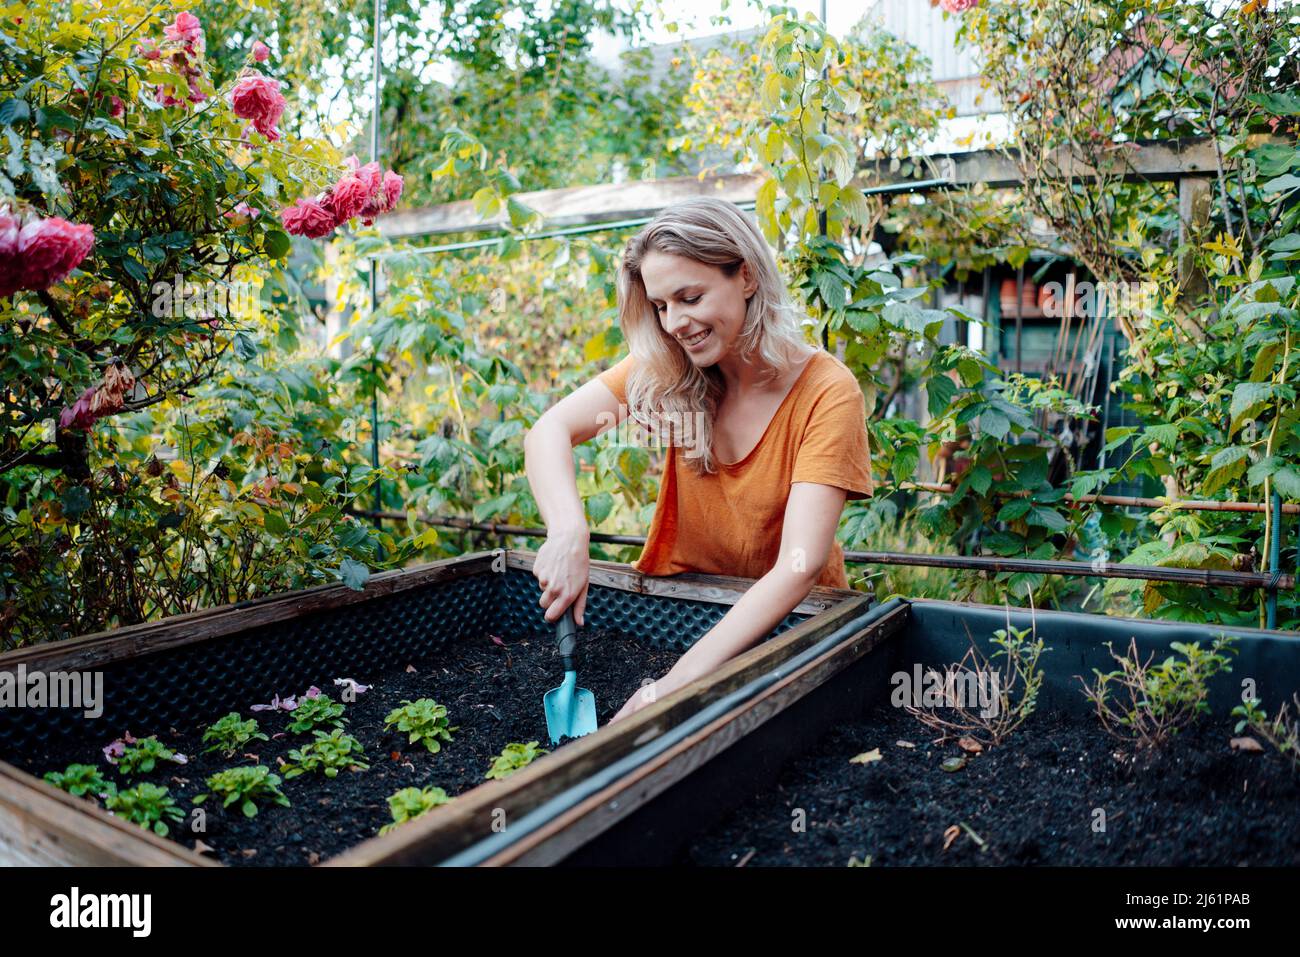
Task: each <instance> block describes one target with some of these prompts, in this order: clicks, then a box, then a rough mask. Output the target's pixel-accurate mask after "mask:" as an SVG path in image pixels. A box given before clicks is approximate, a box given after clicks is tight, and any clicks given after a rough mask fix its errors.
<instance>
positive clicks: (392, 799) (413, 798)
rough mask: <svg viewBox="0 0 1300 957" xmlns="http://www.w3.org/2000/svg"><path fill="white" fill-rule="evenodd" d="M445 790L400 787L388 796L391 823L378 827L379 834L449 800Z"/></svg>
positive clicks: (385, 832)
mask: <svg viewBox="0 0 1300 957" xmlns="http://www.w3.org/2000/svg"><path fill="white" fill-rule="evenodd" d="M450 800H451V798H449V797H447V792H446V791H444V790H443V789H442V788H435V787H426V788H402V790H400V791H398V792H397V793H396V794H393V795H390V796H389V798H388V808H389V810H390V811H391V812H392V814H393V823H392V824H385V825H384V826H383V827H381V828H380V829H379V833H380V834H387V833H388V832H389V831H391V830H392V829H393V828H395V827H397V826H398V825H400V824H405V823H406V822H407V821H413V820H415V819H416V818H417V817H419V816H420V815H421V814H425V813H427V812H429V811H432V810H433V809H434V808H436V807H440V806H442V805H443V804H446V803H447V802H449V801H450Z"/></svg>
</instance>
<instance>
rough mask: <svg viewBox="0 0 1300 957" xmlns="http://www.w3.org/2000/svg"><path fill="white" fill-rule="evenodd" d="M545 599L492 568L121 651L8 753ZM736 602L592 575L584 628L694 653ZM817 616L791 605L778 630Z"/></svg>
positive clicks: (525, 621) (537, 617)
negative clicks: (90, 707) (80, 697)
mask: <svg viewBox="0 0 1300 957" xmlns="http://www.w3.org/2000/svg"><path fill="white" fill-rule="evenodd" d="M540 598H541V587H540V586H539V585H538V583H537V579H536V578H535V577H534V576H533V574H532V572H531V571H528V570H525V569H519V568H507V569H506V570H505V571H504V572H492V571H488V570H484V571H482V572H479V573H468V574H465V575H464V576H463V577H459V578H456V579H452V580H442V581H437V582H432V583H430V584H428V585H424V586H417V587H414V588H410V589H407V590H404V591H400V592H397V593H394V594H389V595H383V596H380V597H376V598H374V599H371V600H369V601H362V602H357V603H354V604H350V605H345V606H342V607H339V608H333V609H323V610H319V611H313V612H307V613H304V614H302V615H299V616H297V617H295V618H292V619H289V620H287V621H278V622H274V623H271V624H263V625H258V626H256V627H252V628H249V629H247V630H245V631H240V632H236V633H233V634H229V635H223V636H221V637H216V638H212V639H209V640H206V641H201V642H195V643H193V644H188V645H182V646H179V647H174V648H168V649H163V650H160V651H158V652H156V653H151V654H147V655H142V656H138V657H134V658H130V659H125V660H120V661H116V662H113V663H111V664H108V665H105V666H104V667H103V669H102V670H103V672H104V711H103V714H102V715H101V716H100V717H98V718H94V719H87V718H85V717H84V715H83V713H82V711H80V710H77V709H73V708H10V709H3V710H0V760H5V761H8V762H9V763H11V764H15V765H17V766H19V767H23V766H24V765H23V760H22V758H23V755H24V754H25V753H26V752H28V751H29V750H33V749H35V748H37V747H43V746H45V745H47V744H49V743H50V742H51V741H53V740H54V739H56V738H58V739H64V740H66V739H68V738H71V739H73V740H74V741H84V742H86V743H87V744H93V745H94V746H95V748H96V749H98V748H99V747H102V746H103V745H104V744H106V743H107V742H108V741H111V740H112V739H113V738H115V737H117V736H119V735H120V734H121V733H122V732H123V731H125V730H128V729H129V730H131V731H132V732H133V733H137V734H151V733H153V732H154V731H155V730H156V729H159V728H166V727H168V726H170V725H175V724H177V723H178V722H181V721H192V720H193V719H194V717H195V716H196V715H204V714H208V715H212V716H213V717H214V718H215V717H219V716H221V715H222V714H225V713H227V712H229V711H234V710H239V709H241V708H246V707H247V706H248V704H249V703H250V702H257V701H270V700H271V697H272V696H273V695H275V694H284V693H289V692H296V691H301V690H302V689H303V688H305V687H307V686H308V685H309V684H310V683H311V682H313V681H319V680H320V677H321V675H322V674H326V675H331V676H336V677H343V676H351V675H352V674H353V672H357V671H360V670H362V669H364V670H365V671H367V672H373V671H379V670H383V669H386V668H390V667H393V666H396V665H399V664H402V663H403V662H406V661H409V660H411V659H412V658H413V657H419V656H426V655H428V654H429V653H430V652H431V651H435V650H436V649H438V648H441V647H442V646H443V645H445V644H447V643H448V642H452V641H456V640H457V639H459V638H462V637H465V638H477V637H481V636H483V635H486V634H502V635H507V634H508V635H512V636H535V635H542V634H551V635H553V634H554V628H555V626H554V625H553V624H549V623H547V622H546V621H545V619H544V618H543V617H542V607H541V605H540V604H539V603H538V602H539V600H540ZM730 608H731V606H730V605H727V604H718V603H715V602H708V601H697V600H693V599H685V598H673V597H666V596H662V595H644V594H640V593H638V592H630V591H624V590H622V589H618V588H610V587H605V586H600V585H595V584H593V585H592V586H591V588H590V589H589V591H588V594H587V608H586V616H585V617H586V627H587V628H592V629H597V628H600V629H616V630H618V631H622V632H624V633H626V634H628V635H630V636H633V637H636V638H639V639H641V640H643V641H645V642H646V643H648V644H652V645H659V646H667V647H671V648H677V649H680V650H682V651H685V650H686V649H687V648H689V647H690V646H691V645H692V644H693V643H694V642H695V641H696V639H698V638H700V637H701V636H703V635H704V634H705V633H707V632H708V630H709V629H710V628H712V627H713V626H714V625H715V624H716V623H717V622H718V621H719V620H721V618H722V617H723V616H724V615H725V614H726V613H727V611H729V610H730ZM809 617H811V616H809V615H803V614H795V613H791V614H790V615H787V616H786V618H785V619H784V620H783V621H782V622H781V624H780V625H778V626H777V627H776V628H774V629H773V630H772V632H771V634H770V635H769V637H774V636H776V635H779V634H781V633H783V632H785V631H788V630H789V629H791V628H793V627H794V626H795V625H798V624H799V623H800V622H803V621H805V620H807V619H808V618H809Z"/></svg>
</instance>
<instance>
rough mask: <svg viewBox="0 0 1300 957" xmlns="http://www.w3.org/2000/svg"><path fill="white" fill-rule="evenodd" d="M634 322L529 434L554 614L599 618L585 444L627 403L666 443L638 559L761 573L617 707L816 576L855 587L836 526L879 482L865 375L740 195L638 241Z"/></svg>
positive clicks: (678, 680)
mask: <svg viewBox="0 0 1300 957" xmlns="http://www.w3.org/2000/svg"><path fill="white" fill-rule="evenodd" d="M619 322H620V325H621V326H622V328H623V333H624V337H625V338H626V340H627V343H628V347H629V355H628V356H627V357H626V358H624V359H622V360H621V361H620V362H618V363H617V364H615V365H614V366H613V367H611V368H609V369H607V370H605V371H604V372H602V373H600V375H598V376H597V377H596V378H595V379H592V380H591V381H590V382H588V383H586V384H585V385H583V386H582V387H581V388H579V389H576V390H575V391H574V392H572V393H570V394H569V395H567V396H565V397H564V398H563V399H561V400H560V401H559V402H557V403H556V404H555V405H554V406H552V407H551V408H550V409H548V410H547V411H546V413H545V414H544V415H542V417H541V418H540V419H538V421H537V423H536V424H535V425H534V426H533V427H532V429H531V430H529V433H528V435H527V437H526V438H525V440H524V450H525V451H524V456H525V469H526V471H527V474H528V481H529V484H530V485H531V487H532V490H533V497H534V498H535V499H536V501H537V505H538V509H539V510H540V512H541V515H542V518H543V520H544V521H545V523H546V528H547V537H546V542H545V543H544V544H543V545H542V546H541V548H540V549H539V550H538V553H537V560H536V562H535V563H534V566H533V573H534V575H536V577H537V580H538V583H539V584H540V585H541V587H542V597H541V602H540V604H541V605H542V607H543V608H545V609H546V611H545V618H546V620H547V621H552V622H553V621H556V620H558V619H559V617H560V616H561V615H563V614H564V612H565V610H566V609H567V608H568V607H569V606H570V605H572V606H573V611H574V619H575V621H576V622H577V623H578V625H580V626H581V625H582V624H584V620H583V614H584V611H585V608H586V602H587V588H588V574H589V569H590V566H589V555H588V545H589V542H590V537H589V530H588V528H587V522H586V518H585V515H584V513H583V508H582V502H581V500H580V499H579V496H578V490H577V483H576V481H575V479H574V471H573V454H572V449H573V447H574V446H575V445H577V444H579V443H581V442H585V441H587V440H588V439H590V438H592V437H593V436H596V435H598V434H600V432H601V431H603V430H604V429H605V428H608V427H610V426H611V423H617V422H622V421H623V420H624V418H626V417H627V415H628V414H629V409H630V410H631V411H630V414H631V415H632V416H633V419H634V421H636V422H638V423H639V424H641V425H642V426H643V427H644V428H646V429H647V430H648V431H651V432H654V433H655V434H656V435H657V436H660V437H661V440H667V441H668V452H667V456H666V458H665V462H664V470H663V476H662V478H661V480H660V486H659V499H658V504H657V505H656V506H655V513H654V519H653V520H652V522H651V525H650V532H649V535H648V536H647V539H646V544H645V548H644V549H643V550H642V552H641V556H640V557H639V558H638V559H637V560H636V562H635V563H633V567H634V568H636V569H637V570H638V571H641V572H643V573H645V574H647V575H672V574H676V573H677V572H683V571H697V572H705V573H710V574H718V575H739V576H743V577H746V578H753V579H756V581H755V582H754V584H753V586H752V587H750V588H749V589H748V590H747V591H746V592H745V594H744V595H743V596H741V598H740V600H739V601H737V602H736V603H735V605H733V606H732V607H731V609H730V610H729V611H728V612H727V614H726V615H724V616H723V618H722V620H721V621H719V622H718V623H717V624H716V625H714V626H713V628H712V629H710V630H709V632H708V633H707V634H705V635H704V636H703V637H701V638H700V639H699V640H698V641H696V642H695V644H694V645H693V646H692V647H691V648H690V649H689V650H688V651H687V652H686V653H685V654H684V655H682V657H681V658H680V659H679V660H678V661H677V663H676V664H675V665H674V666H673V667H672V669H671V670H670V671H669V672H668V674H666V675H664V676H663V677H662V678H660V679H658V680H657V681H655V682H653V683H652V684H651V685H649V686H647V687H646V688H643V689H642V690H641V691H638V692H637V693H635V694H633V695H632V697H631V698H630V699H629V700H628V701H627V703H626V704H625V705H624V706H623V708H622V709H621V710H620V711H619V712H618V714H616V715H615V716H614V719H613V720H615V721H617V720H619V719H620V718H622V717H625V716H626V715H628V714H631V713H632V712H634V711H636V710H638V709H639V708H642V707H644V706H645V705H647V704H651V703H653V702H654V701H655V700H656V699H657V697H659V696H662V695H667V694H669V693H671V692H673V691H676V690H677V689H678V688H681V687H682V686H684V685H686V684H689V683H690V682H691V681H693V680H695V679H696V678H699V677H701V676H703V675H706V674H708V673H709V672H711V671H713V670H714V669H716V668H717V667H718V666H719V665H721V664H722V663H723V662H725V661H727V660H728V659H730V658H732V657H734V656H735V655H738V654H740V653H741V652H742V651H744V650H745V649H747V648H749V647H751V646H752V645H754V644H755V643H757V642H758V641H759V640H760V639H761V638H763V636H765V635H767V634H768V633H769V632H771V630H772V629H773V628H775V627H776V625H777V624H779V623H780V622H781V621H782V620H783V619H784V618H785V617H786V615H788V614H789V613H790V612H791V610H793V609H794V607H795V606H796V605H798V604H799V602H801V601H802V600H803V599H804V597H805V596H807V594H808V592H809V591H810V590H811V589H812V587H813V586H814V585H831V586H835V587H840V588H845V587H848V581H847V577H846V574H845V569H844V553H843V551H842V550H841V548H840V546H839V544H838V543H837V542H836V541H835V529H836V527H837V526H838V524H839V519H840V513H841V512H842V511H843V508H844V502H845V500H846V498H852V499H861V498H867V497H869V496H870V495H871V493H872V490H873V486H872V481H871V466H870V461H869V458H868V455H869V453H868V449H867V429H866V403H865V401H864V399H863V396H862V390H861V388H860V387H859V386H858V383H857V379H856V378H855V377H854V375H853V373H852V372H850V371H849V369H848V367H846V366H845V365H844V363H842V362H841V361H840V360H839V359H837V358H835V357H834V356H833V355H831V354H830V353H828V352H826V351H824V350H822V349H816V348H813V347H811V346H809V345H808V344H807V343H806V342H804V338H803V333H802V329H801V326H800V324H799V321H798V317H797V314H796V312H795V310H794V308H793V306H792V305H791V303H790V300H789V298H788V296H787V294H786V291H785V287H784V284H783V283H782V280H781V276H780V273H779V271H778V269H777V264H776V261H775V259H774V258H773V256H772V252H771V250H770V249H769V248H768V245H767V243H766V242H765V241H764V239H763V236H762V234H761V233H759V231H758V229H757V228H756V227H755V225H754V224H753V223H752V222H751V221H750V220H749V219H748V218H747V217H746V216H745V215H744V214H742V213H741V211H740V210H739V209H738V208H737V207H736V206H735V205H733V204H731V203H728V202H725V201H723V200H719V199H714V198H699V199H691V200H687V201H685V202H682V203H678V204H676V205H673V206H670V207H668V208H666V209H664V210H662V211H661V212H660V213H659V215H657V216H656V217H655V218H654V220H653V221H652V222H650V223H649V224H648V225H647V226H646V227H645V228H644V229H643V230H642V231H641V232H640V233H638V234H637V235H636V236H635V237H633V238H632V239H631V240H630V241H629V242H628V244H627V246H626V248H625V250H624V255H623V261H622V264H621V266H620V272H619Z"/></svg>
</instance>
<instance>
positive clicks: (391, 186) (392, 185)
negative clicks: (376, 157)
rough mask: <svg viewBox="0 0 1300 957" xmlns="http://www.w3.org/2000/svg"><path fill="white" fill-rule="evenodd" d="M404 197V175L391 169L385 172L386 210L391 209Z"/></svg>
mask: <svg viewBox="0 0 1300 957" xmlns="http://www.w3.org/2000/svg"><path fill="white" fill-rule="evenodd" d="M401 198H402V177H401V176H399V175H398V174H397V173H394V172H393V171H392V170H391V169H390V170H389V171H388V172H386V173H385V174H384V210H385V211H387V210H390V209H392V208H393V207H394V206H396V205H397V201H398V200H399V199H401Z"/></svg>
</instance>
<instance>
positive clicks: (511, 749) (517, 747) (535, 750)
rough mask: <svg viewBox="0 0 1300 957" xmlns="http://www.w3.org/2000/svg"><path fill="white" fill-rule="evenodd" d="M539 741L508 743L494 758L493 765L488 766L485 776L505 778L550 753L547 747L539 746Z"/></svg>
mask: <svg viewBox="0 0 1300 957" xmlns="http://www.w3.org/2000/svg"><path fill="white" fill-rule="evenodd" d="M537 745H538V742H536V741H529V742H528V743H527V744H507V745H506V746H505V748H504V749H502V751H501V753H500V754H498V755H497V756H496V757H495V758H493V759H492V767H490V768H488V772H487V774H485V775H483V777H485V778H489V779H491V778H504V777H506V776H508V775H511V774H514V773H515V772H516V771H518V770H519V769H520V768H523V767H527V766H528V765H529V764H532V762H533V761H534V760H535V759H536V758H539V757H541V756H542V755H543V754H546V753H548V752H547V750H546V749H545V748H539V747H538V746H537Z"/></svg>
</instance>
